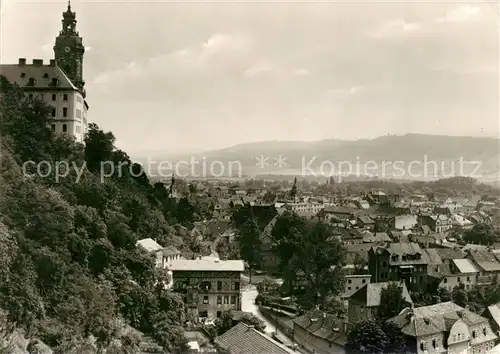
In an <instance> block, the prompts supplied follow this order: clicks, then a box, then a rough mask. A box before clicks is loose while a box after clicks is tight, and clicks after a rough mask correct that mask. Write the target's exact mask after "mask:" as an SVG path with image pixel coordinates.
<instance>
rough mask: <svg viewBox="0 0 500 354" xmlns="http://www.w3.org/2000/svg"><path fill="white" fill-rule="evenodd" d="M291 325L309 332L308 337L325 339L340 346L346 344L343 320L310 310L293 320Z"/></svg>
mask: <svg viewBox="0 0 500 354" xmlns="http://www.w3.org/2000/svg"><path fill="white" fill-rule="evenodd" d="M293 323H294V326H295V325H297V326H299V327H301V328H303V329H305V330H306V331H307V332H309V335H310V336H316V337H319V338H322V339H326V340H327V341H329V342H331V343H335V344H338V345H341V346H343V345H345V343H346V333H345V332H344V324H345V320H344V319H340V318H337V317H336V316H333V315H330V314H327V313H325V312H323V311H320V310H311V311H309V312H306V313H305V314H303V315H302V316H300V317H297V318H295V319H294V320H293Z"/></svg>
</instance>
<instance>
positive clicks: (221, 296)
mask: <svg viewBox="0 0 500 354" xmlns="http://www.w3.org/2000/svg"><path fill="white" fill-rule="evenodd" d="M168 269H169V271H171V272H172V279H173V290H174V291H175V292H178V293H181V294H183V295H184V301H185V304H186V307H187V313H188V317H189V318H190V319H193V320H200V319H206V318H210V319H215V318H217V317H220V316H221V314H222V313H223V312H225V311H229V310H237V311H240V310H241V273H242V272H243V270H244V263H243V261H242V260H227V261H223V260H220V259H218V258H215V257H204V258H201V259H194V260H190V259H177V260H172V261H171V263H170V264H169V266H168Z"/></svg>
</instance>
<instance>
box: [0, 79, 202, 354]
mask: <svg viewBox="0 0 500 354" xmlns="http://www.w3.org/2000/svg"><path fill="white" fill-rule="evenodd" d="M0 88H1V91H2V98H1V103H0V117H1V120H0V134H1V137H2V139H1V143H2V145H1V146H0V149H1V151H2V155H1V169H0V195H1V196H2V198H0V244H1V245H0V252H1V253H2V255H1V257H0V262H1V266H0V307H1V308H2V309H4V310H6V311H7V313H8V320H9V321H10V322H11V323H14V324H15V326H16V327H17V328H22V329H24V330H25V331H26V333H27V336H29V337H38V338H40V339H42V340H43V341H44V342H45V343H46V344H48V345H49V346H51V347H53V348H55V350H56V351H58V352H61V353H70V352H71V351H72V350H73V351H74V350H76V352H82V350H83V349H82V348H83V346H84V345H86V344H85V343H88V342H89V336H93V337H94V338H95V340H96V345H97V347H98V348H104V347H107V346H108V345H109V344H110V343H111V342H112V341H113V340H114V339H121V342H122V343H123V344H124V345H125V346H126V345H127V344H126V343H129V344H130V343H132V342H133V341H131V340H130V339H127V338H123V337H120V336H121V335H120V333H122V332H123V331H122V329H123V327H124V326H123V323H124V322H125V323H128V324H129V325H131V326H133V327H135V328H137V329H138V330H140V331H142V332H144V333H146V334H147V335H149V336H152V337H153V338H154V339H155V340H156V341H157V342H158V343H160V344H161V345H162V346H163V347H165V348H166V349H172V348H176V347H179V346H181V345H182V344H183V335H182V334H183V328H182V325H183V324H184V304H183V302H182V299H181V298H180V297H179V295H177V294H175V293H171V292H169V291H167V290H165V289H164V288H163V287H162V286H160V284H162V282H161V281H160V282H158V279H160V280H161V279H162V277H164V276H165V274H161V272H159V271H157V270H155V268H154V264H153V261H152V259H151V258H150V256H149V255H147V254H145V253H143V252H141V251H140V250H139V249H138V248H136V246H135V244H136V241H137V240H139V239H142V238H148V237H151V238H154V239H156V240H157V241H158V242H159V243H161V244H163V245H175V246H177V247H180V248H183V247H185V246H184V245H183V240H182V239H181V238H179V237H177V236H175V235H174V233H173V232H172V227H170V226H169V225H170V224H171V222H170V223H169V221H174V220H175V217H176V216H179V218H180V219H182V220H183V221H186V222H191V221H192V218H193V216H192V214H194V212H193V211H192V210H191V208H190V207H189V202H187V203H186V202H183V203H180V204H181V206H179V208H177V205H176V203H175V202H174V201H172V200H171V199H170V198H169V195H168V193H165V192H166V191H167V190H166V189H165V188H164V186H162V185H161V184H157V185H155V186H151V185H150V183H149V181H148V178H147V176H146V175H145V174H144V173H143V171H142V168H141V166H140V165H137V164H133V163H132V162H131V161H130V159H129V157H128V156H127V155H126V154H125V153H124V152H122V151H120V150H116V149H115V148H114V136H113V134H112V133H105V132H103V131H102V130H100V129H99V127H98V126H97V125H95V124H91V125H90V127H89V131H88V134H87V136H86V138H85V142H86V145H85V147H84V146H83V145H81V144H78V143H75V142H74V141H73V140H72V139H70V138H67V137H62V136H57V135H54V134H53V133H51V131H50V130H49V129H48V128H47V126H48V123H49V119H50V118H48V117H49V115H48V113H49V108H48V107H47V106H45V104H44V103H43V102H42V101H41V100H39V99H37V98H35V99H29V98H27V97H25V95H24V94H23V92H22V91H21V90H20V89H19V88H18V87H16V86H13V85H10V84H9V83H8V82H7V81H6V80H5V78H1V87H0ZM27 162H29V163H28V164H27ZM64 168H66V169H64ZM58 169H59V170H58ZM58 172H59V175H58ZM179 209H181V211H180V212H179ZM130 345H132V344H130ZM130 350H132V352H133V351H134V349H133V348H132V349H130Z"/></svg>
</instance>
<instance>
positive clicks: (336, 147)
mask: <svg viewBox="0 0 500 354" xmlns="http://www.w3.org/2000/svg"><path fill="white" fill-rule="evenodd" d="M261 156H264V157H268V158H269V159H268V160H266V161H265V163H264V164H263V166H258V165H257V164H258V163H259V160H258V158H260V157H261ZM279 156H281V157H282V158H283V160H282V161H283V162H284V163H283V164H282V165H281V166H278V164H277V162H278V161H277V160H275V159H277V158H279ZM191 157H193V158H195V159H196V160H198V161H202V160H205V161H206V165H207V166H210V165H211V164H212V163H213V162H214V161H220V162H221V163H222V165H223V166H225V170H226V172H228V170H229V168H228V166H229V163H230V161H239V163H241V166H242V171H243V174H245V175H248V176H255V175H258V174H269V173H272V174H298V175H301V174H304V175H305V174H312V175H314V174H316V175H328V176H329V175H330V174H333V175H339V174H354V175H359V176H367V177H370V176H371V177H373V176H378V177H381V178H395V179H410V180H433V179H437V178H440V177H441V178H442V177H451V176H458V175H462V176H467V177H473V178H477V179H479V180H481V181H484V182H492V181H495V180H498V179H499V161H500V140H499V139H495V138H481V137H455V136H439V135H422V134H407V135H403V136H383V137H379V138H375V139H372V140H356V141H343V140H322V141H318V142H259V143H247V144H242V145H237V146H234V147H230V148H227V149H222V150H217V151H208V152H206V153H203V154H193V155H188V154H184V155H182V156H168V155H167V154H164V155H163V156H160V155H156V156H154V160H156V161H168V162H170V163H172V164H173V165H174V167H175V162H177V161H186V162H187V161H190V159H191ZM460 159H462V161H463V163H462V167H460V162H459V161H460ZM139 161H141V162H146V161H147V157H145V156H143V157H142V158H140V159H139ZM384 165H385V166H384ZM426 165H427V166H428V167H427V169H426V168H425V166H426ZM233 166H236V165H233ZM332 166H333V167H332ZM358 166H359V167H358ZM216 167H218V166H216ZM180 170H181V171H182V172H186V171H187V170H189V169H188V168H186V166H184V165H182V164H181V165H180ZM207 170H208V171H209V168H207ZM214 170H215V171H216V172H215V173H219V170H220V168H214ZM234 170H235V168H233V174H234ZM153 171H157V170H156V166H153ZM196 171H197V172H198V173H199V172H200V169H198V170H196ZM165 174H166V173H165Z"/></svg>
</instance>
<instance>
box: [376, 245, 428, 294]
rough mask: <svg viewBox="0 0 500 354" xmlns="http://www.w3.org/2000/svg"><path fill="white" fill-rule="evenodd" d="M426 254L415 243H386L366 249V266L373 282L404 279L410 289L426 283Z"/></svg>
mask: <svg viewBox="0 0 500 354" xmlns="http://www.w3.org/2000/svg"><path fill="white" fill-rule="evenodd" d="M427 264H428V260H427V257H426V254H425V253H424V252H423V251H422V249H421V248H420V246H419V245H418V244H417V243H413V242H410V243H403V242H400V243H388V244H386V245H379V246H374V247H372V248H371V249H370V251H368V268H369V271H370V274H371V275H372V281H373V282H385V281H399V280H404V281H405V282H406V284H407V286H408V287H410V288H411V289H418V290H422V289H425V287H426V284H427Z"/></svg>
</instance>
